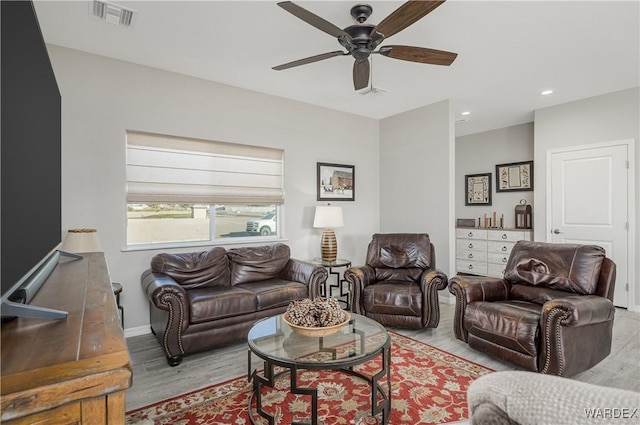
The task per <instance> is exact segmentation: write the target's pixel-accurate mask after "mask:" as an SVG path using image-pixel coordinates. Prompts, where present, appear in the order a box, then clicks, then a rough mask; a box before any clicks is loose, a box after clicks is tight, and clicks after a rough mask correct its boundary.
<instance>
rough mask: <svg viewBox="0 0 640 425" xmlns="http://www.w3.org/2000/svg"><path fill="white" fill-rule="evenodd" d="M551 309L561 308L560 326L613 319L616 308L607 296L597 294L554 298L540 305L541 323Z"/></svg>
mask: <svg viewBox="0 0 640 425" xmlns="http://www.w3.org/2000/svg"><path fill="white" fill-rule="evenodd" d="M553 310H562V311H563V314H562V316H563V319H562V321H561V325H562V326H584V325H591V324H595V323H602V322H606V321H610V320H613V317H614V315H615V313H616V309H615V307H614V306H613V303H612V302H611V301H609V300H608V299H607V298H603V297H599V296H597V295H576V296H569V297H564V298H556V299H554V300H551V301H547V302H546V303H545V304H544V305H543V306H542V323H545V322H546V321H547V320H549V316H550V314H552V311H553Z"/></svg>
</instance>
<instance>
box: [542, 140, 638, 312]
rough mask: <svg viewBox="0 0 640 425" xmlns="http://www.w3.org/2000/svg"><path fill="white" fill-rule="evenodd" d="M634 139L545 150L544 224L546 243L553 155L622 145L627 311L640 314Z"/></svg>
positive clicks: (550, 215) (548, 231) (549, 213)
mask: <svg viewBox="0 0 640 425" xmlns="http://www.w3.org/2000/svg"><path fill="white" fill-rule="evenodd" d="M635 142H636V141H635V139H623V140H615V141H611V142H600V143H588V144H584V145H576V146H569V147H564V148H557V149H549V150H547V158H546V164H547V169H546V177H545V179H546V182H545V186H546V194H545V198H546V199H545V201H546V202H545V203H546V216H547V219H546V220H545V223H546V225H547V229H545V235H546V241H547V242H550V241H551V227H552V223H551V217H552V211H551V161H552V157H553V155H554V154H557V153H566V152H575V151H581V150H591V149H598V148H609V147H613V146H620V145H624V146H626V147H627V163H628V164H629V165H628V172H627V220H628V224H629V229H628V232H627V234H628V237H627V257H628V258H627V265H628V270H627V278H628V282H625V283H628V284H629V291H628V292H627V297H628V299H627V310H630V311H635V312H639V313H640V305H638V304H636V302H635V300H636V290H638V291H640V287H638V288H637V287H636V286H640V284H639V283H637V282H636V267H637V264H636V263H637V261H636V238H637V237H638V235H637V233H636V224H637V223H636V171H635V167H636V155H635Z"/></svg>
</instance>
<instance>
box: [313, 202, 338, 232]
mask: <svg viewBox="0 0 640 425" xmlns="http://www.w3.org/2000/svg"><path fill="white" fill-rule="evenodd" d="M342 226H344V220H343V219H342V207H332V206H317V207H316V214H315V217H314V218H313V227H316V228H320V229H322V228H329V229H334V228H336V227H342Z"/></svg>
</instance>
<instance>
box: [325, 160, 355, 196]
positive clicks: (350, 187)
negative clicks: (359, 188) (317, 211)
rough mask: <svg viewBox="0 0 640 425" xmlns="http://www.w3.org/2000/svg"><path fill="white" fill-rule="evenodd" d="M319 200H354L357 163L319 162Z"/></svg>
mask: <svg viewBox="0 0 640 425" xmlns="http://www.w3.org/2000/svg"><path fill="white" fill-rule="evenodd" d="M317 171H318V173H317V174H318V184H317V188H318V201H354V200H355V199H356V167H355V165H343V164H328V163H326V162H318V170H317Z"/></svg>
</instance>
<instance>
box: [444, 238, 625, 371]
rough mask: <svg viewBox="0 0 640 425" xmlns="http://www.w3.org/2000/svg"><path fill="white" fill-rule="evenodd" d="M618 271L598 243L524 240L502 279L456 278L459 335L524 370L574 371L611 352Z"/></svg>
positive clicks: (452, 287) (452, 284)
mask: <svg viewBox="0 0 640 425" xmlns="http://www.w3.org/2000/svg"><path fill="white" fill-rule="evenodd" d="M615 277H616V266H615V263H614V262H613V261H612V260H611V259H609V258H607V257H606V256H605V252H604V249H602V248H601V247H599V246H595V245H576V244H555V243H544V242H529V241H519V242H517V243H516V245H515V246H514V248H513V250H512V252H511V255H510V257H509V260H508V262H507V267H506V269H505V273H504V278H502V279H496V278H489V277H477V276H461V275H459V276H455V277H453V278H452V279H451V281H450V282H449V291H450V292H451V293H452V294H454V295H455V296H456V309H455V317H454V322H453V330H454V333H455V336H456V338H458V339H460V340H462V341H465V342H467V343H468V344H469V346H470V347H472V348H474V349H477V350H479V351H482V352H485V353H487V354H490V355H492V356H495V357H497V358H499V359H501V360H503V361H506V362H509V363H512V364H514V365H516V366H518V367H520V368H522V369H526V370H530V371H534V372H540V373H544V374H550V375H559V376H573V375H575V374H577V373H579V372H582V371H584V370H587V369H589V368H591V367H593V366H594V365H596V364H597V363H599V362H600V361H601V360H602V359H604V358H605V357H607V356H608V355H609V353H610V352H611V334H612V329H613V319H614V314H615V308H614V306H613V302H612V300H613V290H614V285H615Z"/></svg>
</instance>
